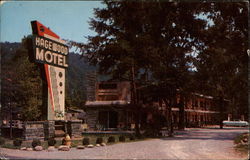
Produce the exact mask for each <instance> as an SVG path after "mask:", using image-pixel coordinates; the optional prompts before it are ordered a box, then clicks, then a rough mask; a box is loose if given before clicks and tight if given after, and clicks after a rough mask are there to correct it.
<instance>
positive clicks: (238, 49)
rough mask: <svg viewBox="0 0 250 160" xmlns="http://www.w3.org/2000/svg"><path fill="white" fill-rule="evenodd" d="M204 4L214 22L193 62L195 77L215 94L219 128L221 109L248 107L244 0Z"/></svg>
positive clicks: (210, 92)
mask: <svg viewBox="0 0 250 160" xmlns="http://www.w3.org/2000/svg"><path fill="white" fill-rule="evenodd" d="M203 7H204V8H203V9H204V10H206V11H207V12H208V13H209V14H208V17H209V20H210V21H211V22H213V23H214V24H213V25H211V26H210V27H209V28H208V29H207V30H206V32H204V34H203V40H202V41H203V49H202V50H200V53H199V54H198V56H197V58H196V60H197V61H196V63H195V66H196V68H197V77H198V78H197V79H198V80H200V83H199V84H200V88H201V89H202V90H203V91H204V92H207V93H209V94H211V95H214V96H215V97H218V98H217V101H218V103H217V105H218V107H219V110H220V111H221V114H220V127H221V128H222V120H223V116H222V111H223V110H231V109H232V110H237V109H236V108H238V109H240V108H241V107H243V108H244V109H243V108H242V109H243V110H247V109H246V106H247V105H246V104H247V98H246V95H247V90H246V88H247V87H246V86H247V60H248V59H247V54H246V50H247V38H248V37H247V36H248V34H247V13H248V9H247V3H244V2H241V3H226V4H224V3H223V4H222V3H209V4H207V5H204V6H203ZM197 82H198V81H197ZM239 95H241V96H239ZM244 95H245V96H244ZM225 99H230V100H231V109H229V108H226V106H224V100H225ZM239 104H241V107H240V106H239ZM240 110H241V109H240ZM245 114H246V113H245ZM246 115H247V114H246Z"/></svg>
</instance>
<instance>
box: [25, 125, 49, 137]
mask: <svg viewBox="0 0 250 160" xmlns="http://www.w3.org/2000/svg"><path fill="white" fill-rule="evenodd" d="M23 138H24V139H25V140H33V139H40V140H43V139H44V138H45V134H44V121H28V122H24V125H23Z"/></svg>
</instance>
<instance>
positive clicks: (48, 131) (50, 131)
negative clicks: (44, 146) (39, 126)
mask: <svg viewBox="0 0 250 160" xmlns="http://www.w3.org/2000/svg"><path fill="white" fill-rule="evenodd" d="M44 134H45V139H46V140H47V139H49V138H51V137H54V136H55V121H44Z"/></svg>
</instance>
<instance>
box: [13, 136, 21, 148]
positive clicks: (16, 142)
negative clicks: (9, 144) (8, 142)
mask: <svg viewBox="0 0 250 160" xmlns="http://www.w3.org/2000/svg"><path fill="white" fill-rule="evenodd" d="M22 143H23V140H22V139H20V138H16V139H14V141H13V145H14V146H16V147H20V146H21V145H22Z"/></svg>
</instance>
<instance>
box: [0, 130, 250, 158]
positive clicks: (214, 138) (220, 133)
mask: <svg viewBox="0 0 250 160" xmlns="http://www.w3.org/2000/svg"><path fill="white" fill-rule="evenodd" d="M243 132H248V129H247V128H245V129H239V128H237V129H235V128H234V129H229V128H227V129H222V130H221V129H188V130H185V131H182V132H177V133H176V136H175V137H173V138H162V139H150V140H146V141H139V142H130V143H119V144H115V145H109V146H105V147H96V148H86V149H84V150H77V149H75V148H72V149H71V150H70V151H68V152H65V151H54V152H48V151H40V152H36V151H21V150H11V149H4V148H0V149H1V150H0V156H1V155H2V156H3V155H4V156H5V157H10V158H24V159H25V158H35V159H111V158H112V159H125V158H126V159H247V157H246V155H245V157H244V156H242V155H240V154H238V153H236V152H235V151H234V149H233V138H234V137H235V136H236V135H238V134H239V133H243Z"/></svg>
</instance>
